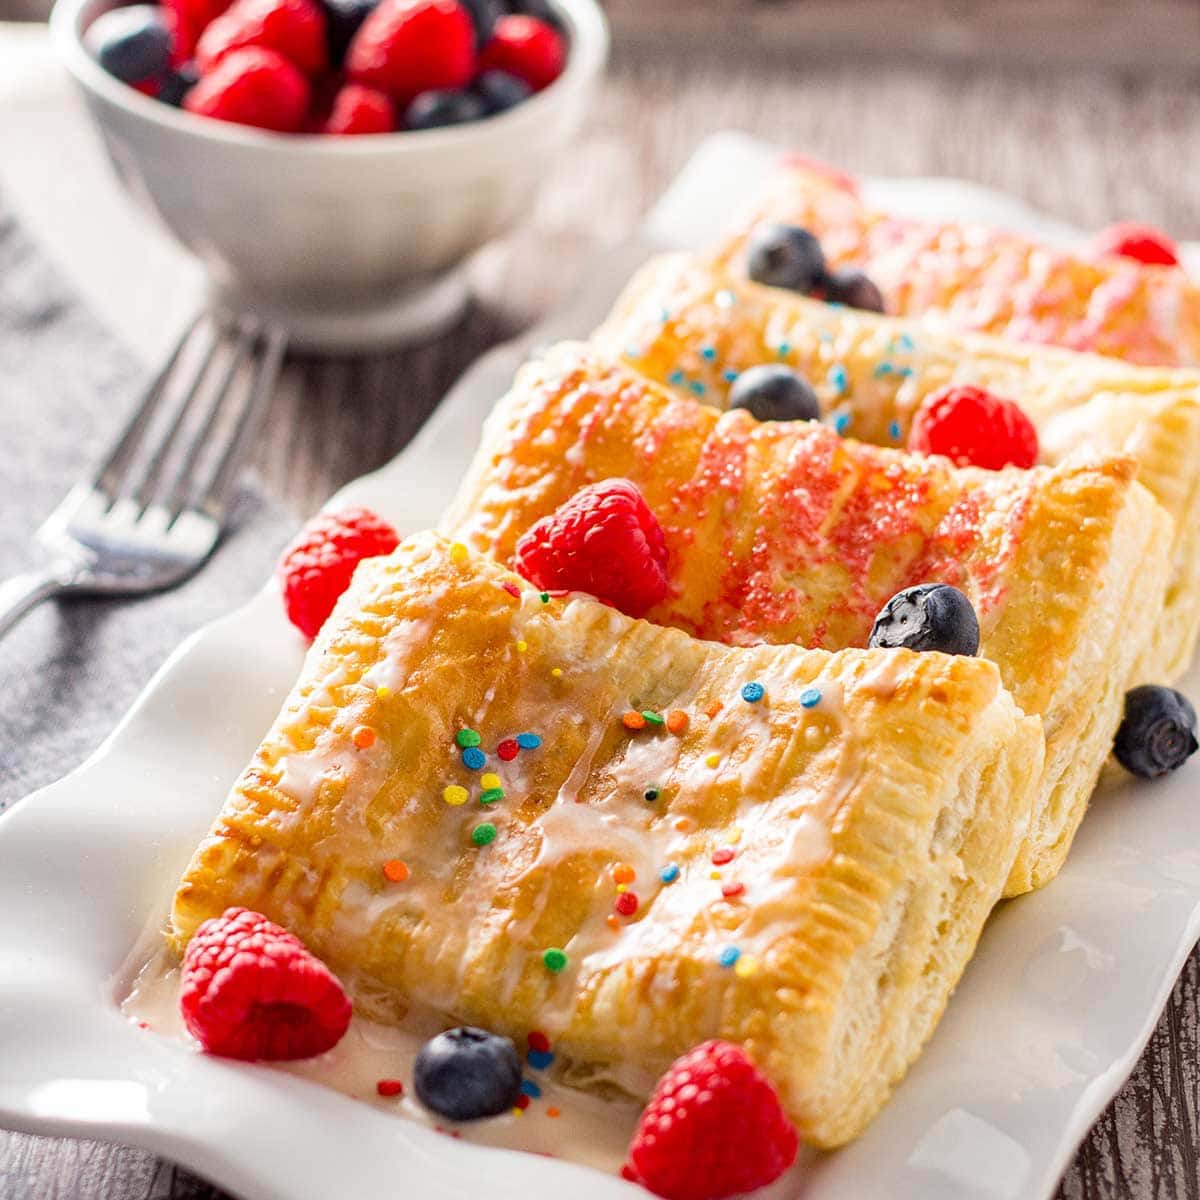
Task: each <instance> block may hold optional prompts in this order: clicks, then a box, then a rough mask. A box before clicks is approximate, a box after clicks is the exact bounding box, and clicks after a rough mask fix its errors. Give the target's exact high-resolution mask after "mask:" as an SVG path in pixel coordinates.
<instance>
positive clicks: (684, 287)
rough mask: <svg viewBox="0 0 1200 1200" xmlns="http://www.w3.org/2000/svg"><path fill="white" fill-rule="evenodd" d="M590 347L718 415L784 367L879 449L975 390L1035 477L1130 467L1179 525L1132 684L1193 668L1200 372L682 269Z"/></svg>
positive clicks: (622, 309) (666, 262)
mask: <svg viewBox="0 0 1200 1200" xmlns="http://www.w3.org/2000/svg"><path fill="white" fill-rule="evenodd" d="M594 340H595V341H596V343H597V345H599V346H600V347H601V348H602V349H604V350H607V351H609V352H611V353H614V354H620V355H623V356H624V357H625V359H626V361H628V362H629V363H630V364H631V365H632V366H634V367H635V368H636V369H637V370H638V371H639V372H640V373H642V374H644V375H646V376H648V377H649V378H651V379H655V380H657V381H658V382H660V383H665V384H667V385H669V386H671V387H673V388H674V389H675V390H676V391H678V392H680V393H681V394H684V395H690V396H693V397H696V398H698V399H701V400H703V402H704V403H706V404H712V405H715V406H716V407H718V408H724V407H725V406H726V403H727V401H728V395H729V389H730V387H731V386H732V382H733V379H734V378H736V376H737V374H738V373H739V372H741V371H743V370H745V369H746V368H748V367H753V366H756V365H758V364H759V363H764V362H784V363H787V364H788V365H790V366H793V367H795V368H796V369H797V370H798V371H799V372H800V373H801V374H802V375H803V376H804V377H805V378H806V379H808V380H809V381H810V382H811V383H812V385H813V387H814V388H815V390H816V392H817V395H818V397H819V398H820V401H821V405H822V409H823V411H824V413H825V414H827V416H828V419H829V420H830V421H832V422H835V423H836V424H837V426H838V427H839V428H841V429H843V430H844V431H845V432H847V433H849V434H851V435H852V436H853V437H856V438H860V439H861V440H863V441H868V442H875V443H878V444H880V445H893V446H894V445H902V444H903V443H904V440H905V438H906V437H907V436H908V429H909V425H910V423H911V421H912V417H913V414H914V413H915V412H916V410H917V409H918V408H919V407H920V404H921V402H922V401H923V400H924V399H925V397H926V396H928V395H930V394H931V393H932V392H934V391H936V390H937V389H938V388H940V387H943V386H944V385H946V384H948V383H972V384H976V385H978V386H980V387H984V388H987V389H988V390H989V391H993V392H995V393H997V394H999V395H1002V396H1006V397H1008V398H1009V399H1012V400H1015V401H1017V403H1018V404H1020V406H1021V408H1022V409H1023V410H1024V411H1025V413H1026V414H1027V415H1028V416H1029V417H1030V419H1031V420H1032V421H1033V422H1034V424H1035V425H1036V426H1037V430H1038V435H1039V440H1040V442H1041V450H1042V459H1043V461H1045V462H1048V463H1057V462H1061V461H1062V460H1063V459H1064V458H1066V457H1067V456H1068V455H1069V454H1074V453H1079V452H1080V451H1090V452H1093V453H1095V454H1097V455H1109V456H1112V455H1119V454H1127V455H1129V456H1130V457H1131V458H1133V459H1135V460H1136V462H1137V464H1138V481H1139V482H1140V483H1142V484H1144V485H1145V486H1146V487H1147V488H1148V489H1149V490H1150V492H1151V493H1152V494H1153V495H1154V497H1155V499H1157V500H1158V501H1159V503H1160V504H1161V505H1162V506H1163V508H1165V509H1166V511H1167V512H1168V513H1169V514H1170V515H1171V517H1172V519H1173V520H1174V522H1175V533H1174V541H1173V545H1172V551H1171V558H1172V563H1171V579H1170V583H1169V586H1168V591H1167V602H1166V607H1165V609H1164V612H1163V616H1162V620H1161V622H1160V624H1159V626H1158V629H1157V631H1156V637H1155V644H1154V646H1153V647H1152V649H1151V652H1150V654H1149V655H1148V657H1147V659H1146V661H1145V662H1143V664H1142V665H1141V667H1140V668H1139V675H1140V677H1141V679H1144V680H1149V681H1153V682H1157V683H1166V682H1169V681H1170V680H1172V679H1175V678H1177V677H1178V676H1179V675H1180V674H1182V672H1183V671H1184V670H1185V669H1186V667H1187V665H1188V664H1189V663H1190V662H1191V660H1192V656H1193V653H1194V650H1195V645H1196V637H1197V633H1198V632H1200V372H1196V371H1183V370H1167V369H1163V368H1152V367H1135V366H1130V365H1129V364H1127V363H1124V362H1121V361H1119V360H1116V359H1111V358H1102V357H1100V356H1098V355H1092V354H1077V353H1073V352H1072V351H1069V350H1061V349H1058V348H1057V347H1052V346H1035V345H1030V344H1027V343H1026V344H1021V343H1017V342H1011V341H1007V340H1002V339H999V338H994V337H988V336H985V335H982V334H969V333H968V334H964V333H956V332H954V331H953V330H952V329H947V328H946V327H945V326H944V324H939V323H934V322H928V321H919V320H915V319H897V318H888V317H880V316H877V315H876V314H874V313H868V312H860V311H858V310H855V309H850V308H835V307H831V306H829V305H827V304H822V303H820V302H819V301H815V300H809V299H807V298H805V297H803V296H798V295H796V294H794V293H792V292H787V291H784V290H782V289H779V288H768V287H762V286H760V285H758V284H755V283H750V282H748V281H746V280H743V279H739V278H736V277H735V276H733V275H731V274H730V273H729V272H728V271H725V270H723V269H721V268H720V267H718V266H715V265H714V264H713V263H711V262H707V261H704V260H701V259H696V258H688V257H685V256H682V255H672V256H669V257H664V258H661V259H656V260H654V261H652V262H650V263H648V264H647V265H646V266H645V267H644V268H643V269H642V270H641V271H640V272H639V273H638V275H637V276H636V277H635V278H634V280H633V281H632V282H631V284H630V285H629V287H628V288H627V290H626V292H625V294H624V295H623V296H622V297H621V299H620V300H619V301H618V302H617V305H616V307H615V308H614V310H613V313H612V315H611V316H610V318H609V319H608V321H607V322H606V324H605V325H604V326H603V327H602V328H601V329H600V330H599V331H598V333H597V335H596V338H595V339H594Z"/></svg>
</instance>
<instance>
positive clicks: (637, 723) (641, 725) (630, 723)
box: [621, 709, 646, 729]
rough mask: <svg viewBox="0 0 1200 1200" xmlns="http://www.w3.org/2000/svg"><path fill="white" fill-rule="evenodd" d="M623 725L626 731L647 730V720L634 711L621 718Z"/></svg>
mask: <svg viewBox="0 0 1200 1200" xmlns="http://www.w3.org/2000/svg"><path fill="white" fill-rule="evenodd" d="M621 724H622V725H624V726H625V728H626V729H645V728H646V718H645V717H644V716H643V715H642V714H641V713H640V712H634V711H633V710H632V709H630V710H629V712H627V713H626V714H625V715H624V716H623V717H622V718H621Z"/></svg>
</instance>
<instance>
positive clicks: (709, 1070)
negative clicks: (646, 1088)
mask: <svg viewBox="0 0 1200 1200" xmlns="http://www.w3.org/2000/svg"><path fill="white" fill-rule="evenodd" d="M799 1149H800V1140H799V1138H798V1137H797V1134H796V1129H795V1126H794V1125H792V1123H791V1122H790V1121H789V1120H788V1118H787V1114H786V1113H785V1112H784V1111H783V1106H782V1105H781V1104H780V1103H779V1097H778V1096H777V1095H776V1094H775V1089H774V1088H773V1087H772V1086H771V1084H770V1081H769V1080H768V1079H767V1078H766V1076H765V1075H763V1074H762V1072H761V1071H759V1069H758V1068H757V1067H756V1066H755V1065H754V1064H753V1063H752V1062H751V1061H750V1059H749V1057H748V1056H747V1054H746V1052H745V1051H744V1050H743V1049H742V1048H741V1047H740V1046H735V1045H732V1044H731V1043H730V1042H718V1041H713V1042H705V1043H703V1044H702V1045H700V1046H697V1047H696V1048H695V1049H694V1050H691V1051H689V1052H688V1053H687V1054H685V1055H684V1056H683V1057H682V1058H679V1059H676V1060H675V1062H674V1063H672V1064H671V1066H670V1067H669V1068H668V1069H667V1072H666V1074H665V1075H664V1076H663V1077H662V1078H661V1079H660V1080H659V1081H658V1086H657V1087H656V1088H655V1089H654V1094H653V1095H652V1096H651V1097H650V1103H649V1104H647V1105H646V1108H645V1111H644V1112H643V1113H642V1116H641V1119H640V1120H639V1121H638V1126H637V1130H636V1131H635V1132H634V1135H633V1142H632V1143H631V1145H630V1147H629V1162H628V1163H627V1165H626V1168H625V1170H624V1171H623V1172H622V1173H623V1174H624V1175H625V1177H626V1178H627V1179H632V1180H634V1181H636V1182H638V1183H641V1184H642V1185H643V1186H644V1187H647V1188H649V1189H650V1191H652V1192H654V1193H655V1194H656V1195H658V1196H663V1197H665V1198H666V1200H722V1198H723V1197H726V1196H735V1195H739V1194H741V1193H743V1192H753V1191H755V1190H757V1189H758V1188H761V1187H766V1186H767V1184H769V1183H772V1182H774V1180H776V1179H778V1178H779V1176H780V1175H782V1174H783V1173H784V1171H786V1170H787V1169H788V1167H790V1166H791V1165H792V1163H793V1162H795V1160H796V1154H797V1152H798V1151H799Z"/></svg>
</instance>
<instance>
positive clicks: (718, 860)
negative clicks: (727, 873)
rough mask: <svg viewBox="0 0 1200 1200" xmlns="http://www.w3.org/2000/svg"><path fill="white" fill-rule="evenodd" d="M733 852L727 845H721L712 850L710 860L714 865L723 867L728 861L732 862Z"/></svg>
mask: <svg viewBox="0 0 1200 1200" xmlns="http://www.w3.org/2000/svg"><path fill="white" fill-rule="evenodd" d="M733 858H734V852H733V851H732V850H731V849H730V848H729V847H728V846H722V847H721V848H720V849H719V850H714V851H713V854H712V862H713V866H714V867H723V866H724V865H725V864H726V863H728V862H733Z"/></svg>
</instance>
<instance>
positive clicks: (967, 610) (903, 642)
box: [867, 583, 979, 655]
mask: <svg viewBox="0 0 1200 1200" xmlns="http://www.w3.org/2000/svg"><path fill="white" fill-rule="evenodd" d="M867 645H868V646H870V647H871V648H872V649H876V650H878V649H888V648H896V647H903V648H904V649H906V650H940V651H941V652H942V653H943V654H968V655H973V654H978V653H979V619H978V617H976V616H975V609H974V608H973V607H972V606H971V601H970V600H968V599H967V598H966V596H964V595H963V594H962V592H960V591H959V590H958V588H956V587H951V586H950V584H948V583H921V584H918V585H917V586H916V587H910V588H905V589H904V591H902V592H897V593H896V594H895V595H894V596H893V597H892V598H891V599H890V600H889V601H888V602H887V603H886V604H885V605H884V606H883V608H882V609H881V610H880V612H879V616H877V617H876V618H875V625H874V628H873V629H872V630H871V636H870V638H869V639H868V640H867Z"/></svg>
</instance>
